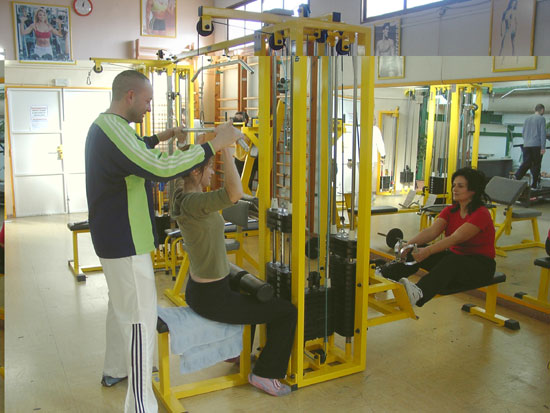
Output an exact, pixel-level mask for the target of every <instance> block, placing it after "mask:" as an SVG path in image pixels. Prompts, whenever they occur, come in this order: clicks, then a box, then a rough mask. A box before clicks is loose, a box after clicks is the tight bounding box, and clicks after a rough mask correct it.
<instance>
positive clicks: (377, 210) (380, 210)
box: [370, 205, 399, 215]
mask: <svg viewBox="0 0 550 413" xmlns="http://www.w3.org/2000/svg"><path fill="white" fill-rule="evenodd" d="M398 211H399V209H397V208H396V207H393V206H390V205H375V206H373V207H371V209H370V213H371V215H376V214H389V213H392V212H398Z"/></svg>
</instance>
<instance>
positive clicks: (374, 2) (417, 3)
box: [361, 0, 466, 22]
mask: <svg viewBox="0 0 550 413" xmlns="http://www.w3.org/2000/svg"><path fill="white" fill-rule="evenodd" d="M461 1H466V0H384V1H380V0H361V8H362V10H361V14H362V17H363V22H365V21H367V20H371V19H374V18H379V17H380V16H384V17H394V16H398V15H401V14H405V13H407V12H410V11H420V10H425V9H427V8H434V7H441V6H445V5H448V4H452V3H458V2H461Z"/></svg>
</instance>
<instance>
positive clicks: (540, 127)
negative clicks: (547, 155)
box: [515, 103, 546, 189]
mask: <svg viewBox="0 0 550 413" xmlns="http://www.w3.org/2000/svg"><path fill="white" fill-rule="evenodd" d="M543 115H544V105H543V104H541V103H539V104H538V105H537V106H535V113H534V114H533V115H531V116H529V117H528V118H527V119H525V122H524V123H523V132H522V133H523V148H522V152H523V163H522V164H521V165H520V167H519V169H518V170H517V172H516V174H515V178H516V179H521V178H523V176H524V175H525V173H526V172H527V170H528V169H530V170H531V174H532V175H533V180H532V181H531V188H533V189H536V188H537V187H538V184H539V179H540V166H541V163H542V156H543V155H544V152H546V120H545V119H544V116H543Z"/></svg>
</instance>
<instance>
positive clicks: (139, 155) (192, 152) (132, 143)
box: [95, 113, 212, 178]
mask: <svg viewBox="0 0 550 413" xmlns="http://www.w3.org/2000/svg"><path fill="white" fill-rule="evenodd" d="M95 123H96V124H97V125H98V126H99V127H100V128H101V130H103V132H104V133H105V134H106V135H107V137H108V138H109V139H110V140H111V142H113V143H114V144H115V146H116V147H117V148H118V149H119V150H120V151H121V152H122V153H123V154H124V155H125V156H126V157H127V158H128V159H130V160H131V161H132V162H133V163H135V164H136V165H137V166H139V167H140V168H143V169H145V170H146V171H148V172H149V173H151V174H153V175H155V176H158V177H161V178H170V177H172V176H175V175H178V174H180V173H181V172H184V171H187V170H189V169H192V168H193V167H194V166H196V165H198V164H199V163H201V162H203V161H204V160H205V153H204V150H203V148H202V147H201V146H200V145H191V147H190V148H189V150H187V151H175V152H174V153H173V154H172V155H169V154H167V153H164V152H161V151H160V150H158V149H147V147H146V145H145V143H144V142H142V141H140V140H139V139H136V135H135V131H134V130H133V129H132V128H131V127H130V125H129V124H128V123H127V122H126V121H125V120H124V119H123V118H121V117H120V116H117V115H113V114H106V113H102V114H101V115H99V117H98V118H97V119H96V121H95ZM211 146H212V145H211Z"/></svg>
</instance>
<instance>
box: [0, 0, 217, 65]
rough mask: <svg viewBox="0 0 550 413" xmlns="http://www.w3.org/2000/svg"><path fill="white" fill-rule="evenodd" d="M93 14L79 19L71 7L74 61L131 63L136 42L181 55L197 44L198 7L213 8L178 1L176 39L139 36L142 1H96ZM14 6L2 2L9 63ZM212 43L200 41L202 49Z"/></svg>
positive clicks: (2, 37)
mask: <svg viewBox="0 0 550 413" xmlns="http://www.w3.org/2000/svg"><path fill="white" fill-rule="evenodd" d="M38 3H40V4H54V5H57V6H60V5H61V6H62V5H66V6H71V5H72V3H73V1H72V0H41V1H39V2H38ZM93 4H94V10H93V11H92V14H90V15H89V16H87V17H81V16H78V15H77V14H76V13H74V12H72V7H71V25H72V30H71V38H72V43H73V57H74V59H76V60H85V59H89V58H90V57H105V58H119V59H130V58H133V57H134V42H135V40H136V39H140V43H141V44H142V45H143V46H148V47H155V48H157V47H158V48H159V49H160V48H162V49H168V50H173V51H175V52H179V51H182V50H183V49H184V47H185V46H187V45H190V44H192V43H195V46H196V43H197V32H196V28H195V26H196V24H197V21H198V7H199V6H200V5H212V4H213V0H177V3H176V4H177V37H176V38H163V37H152V36H140V7H139V4H140V3H139V0H116V1H109V0H95V1H94V2H93ZM11 8H12V7H11V2H10V1H7V0H0V47H4V48H5V50H6V60H14V59H15V50H14V46H15V39H14V29H13V17H12V15H13V14H12V10H11ZM209 42H211V40H210V39H208V38H204V37H203V38H201V40H200V43H201V45H205V44H208V43H209Z"/></svg>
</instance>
